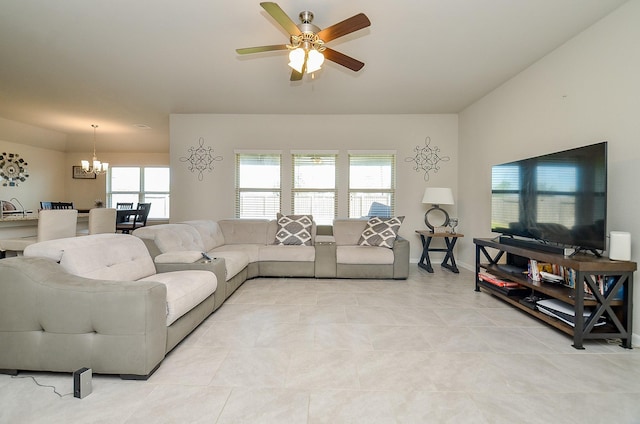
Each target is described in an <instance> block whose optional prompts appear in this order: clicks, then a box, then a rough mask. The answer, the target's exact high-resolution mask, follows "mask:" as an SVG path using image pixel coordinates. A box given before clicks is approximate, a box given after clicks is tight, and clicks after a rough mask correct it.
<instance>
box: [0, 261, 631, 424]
mask: <svg viewBox="0 0 640 424" xmlns="http://www.w3.org/2000/svg"><path fill="white" fill-rule="evenodd" d="M413 268H415V269H413ZM436 268H437V269H436V272H435V273H434V274H427V273H426V272H424V271H422V270H419V269H417V267H416V266H415V265H413V264H412V272H411V276H410V278H409V279H408V280H406V281H380V280H366V281H365V280H313V279H255V280H250V281H247V282H246V283H245V284H244V285H243V286H242V287H241V288H240V289H239V290H238V291H237V292H236V293H235V294H234V295H233V296H232V297H231V298H230V299H229V300H228V302H227V303H226V304H225V305H223V307H222V308H221V309H219V310H218V311H217V312H215V313H214V314H213V315H212V316H211V317H209V319H207V320H206V321H205V322H204V323H203V324H202V325H201V326H200V327H199V328H198V329H196V331H194V332H193V333H192V334H191V335H190V336H189V337H188V338H187V339H185V341H184V342H183V343H181V344H180V345H179V346H178V347H177V348H176V349H174V350H173V351H172V352H171V353H170V354H169V355H168V356H167V358H166V359H165V361H164V363H163V364H162V366H161V367H160V368H159V369H158V371H157V372H156V373H155V374H154V375H153V376H152V377H151V378H150V379H149V380H148V381H146V382H140V381H122V380H120V379H118V378H117V377H112V376H99V375H96V376H94V378H93V393H92V394H91V395H89V396H88V397H86V398H85V399H82V400H80V399H75V398H74V397H73V395H71V394H70V393H71V392H72V377H71V375H70V374H52V373H21V374H20V375H19V376H18V377H20V378H11V377H10V376H6V375H0V422H1V423H60V422H66V423H220V424H226V423H278V424H283V423H294V424H295V423H310V424H320V423H331V424H336V423H367V424H370V423H467V422H468V423H492V424H493V423H554V424H556V423H576V422H580V423H600V422H602V423H605V422H606V423H614V422H615V423H640V349H634V350H626V349H623V348H621V347H619V346H617V345H615V344H612V343H607V342H606V341H599V342H588V343H586V350H583V351H578V350H575V349H573V348H572V347H571V339H570V338H568V337H567V336H566V335H564V334H562V333H560V332H558V331H556V330H554V329H552V328H551V327H548V326H546V325H544V324H542V323H540V322H538V321H537V320H535V319H534V318H531V317H530V316H528V315H525V314H523V313H522V312H520V311H518V310H515V309H513V308H511V307H509V306H508V305H505V304H504V303H502V302H501V301H499V300H497V299H495V298H493V297H492V296H490V295H487V294H486V293H476V292H474V291H473V274H472V273H471V272H469V271H466V270H461V273H460V274H459V275H456V274H452V273H450V272H449V271H446V270H442V269H438V267H436ZM28 376H35V378H36V380H37V381H38V382H39V383H40V384H43V385H50V386H54V387H55V390H56V391H57V392H58V393H59V394H61V395H64V396H63V397H60V396H59V395H57V394H56V393H54V391H53V389H52V388H50V387H39V386H37V385H36V383H35V382H34V381H33V380H32V379H31V378H29V377H28Z"/></svg>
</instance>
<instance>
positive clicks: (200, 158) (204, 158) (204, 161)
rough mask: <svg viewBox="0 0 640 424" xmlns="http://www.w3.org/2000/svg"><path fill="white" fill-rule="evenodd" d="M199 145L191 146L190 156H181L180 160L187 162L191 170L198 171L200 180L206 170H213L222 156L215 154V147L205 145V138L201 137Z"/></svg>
mask: <svg viewBox="0 0 640 424" xmlns="http://www.w3.org/2000/svg"><path fill="white" fill-rule="evenodd" d="M198 143H199V145H198V146H192V147H189V150H188V153H189V156H183V157H181V158H180V162H187V163H188V167H189V168H188V169H189V171H191V172H197V173H198V181H202V179H203V178H204V175H203V174H204V171H209V172H211V171H213V163H214V162H216V161H221V160H222V156H213V147H209V146H207V147H204V138H202V137H200V139H199V140H198Z"/></svg>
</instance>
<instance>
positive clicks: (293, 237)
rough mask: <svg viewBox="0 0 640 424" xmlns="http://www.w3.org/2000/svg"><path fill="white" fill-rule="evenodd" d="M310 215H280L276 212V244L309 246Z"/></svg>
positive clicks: (311, 217) (311, 222) (311, 221)
mask: <svg viewBox="0 0 640 424" xmlns="http://www.w3.org/2000/svg"><path fill="white" fill-rule="evenodd" d="M312 224H313V216H311V215H282V214H281V213H278V229H277V231H276V241H275V244H277V245H290V246H291V245H293V246H300V245H305V246H311V226H312Z"/></svg>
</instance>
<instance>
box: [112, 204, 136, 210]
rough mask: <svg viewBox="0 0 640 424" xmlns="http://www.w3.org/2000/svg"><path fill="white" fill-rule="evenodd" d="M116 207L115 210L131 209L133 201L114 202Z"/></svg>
mask: <svg viewBox="0 0 640 424" xmlns="http://www.w3.org/2000/svg"><path fill="white" fill-rule="evenodd" d="M116 209H117V210H126V209H133V202H131V203H127V202H118V203H116Z"/></svg>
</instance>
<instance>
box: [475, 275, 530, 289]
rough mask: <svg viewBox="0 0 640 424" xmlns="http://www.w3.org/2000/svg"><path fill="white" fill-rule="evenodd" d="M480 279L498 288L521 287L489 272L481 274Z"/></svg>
mask: <svg viewBox="0 0 640 424" xmlns="http://www.w3.org/2000/svg"><path fill="white" fill-rule="evenodd" d="M478 278H480V279H481V280H482V281H486V282H487V283H491V284H493V285H494V286H498V287H519V286H520V284H518V283H514V282H513V281H505V280H501V279H500V278H498V277H496V276H495V275H493V274H490V273H488V272H481V273H479V274H478Z"/></svg>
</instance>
